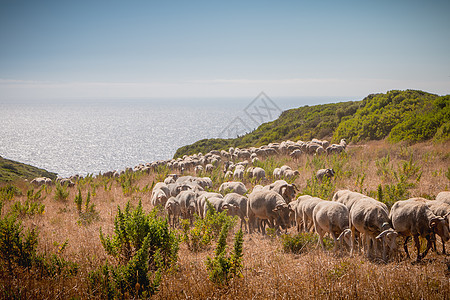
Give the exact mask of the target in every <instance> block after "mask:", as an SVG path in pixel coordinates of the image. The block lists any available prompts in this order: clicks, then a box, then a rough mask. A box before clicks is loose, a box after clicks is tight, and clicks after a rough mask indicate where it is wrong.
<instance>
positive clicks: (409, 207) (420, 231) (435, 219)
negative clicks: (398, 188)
mask: <svg viewBox="0 0 450 300" xmlns="http://www.w3.org/2000/svg"><path fill="white" fill-rule="evenodd" d="M426 201H427V200H426V199H423V198H411V199H408V200H404V201H397V202H395V203H394V205H393V206H392V208H391V212H390V214H389V217H390V219H391V221H392V225H393V226H394V229H395V231H397V232H398V233H399V234H400V235H402V236H404V237H405V242H404V244H403V247H404V249H405V253H406V256H407V257H408V258H409V252H408V245H407V243H408V240H409V238H410V237H411V236H413V238H414V243H415V246H416V249H417V261H420V260H421V259H422V258H424V257H425V256H426V255H427V253H428V250H430V248H431V246H432V238H433V237H434V233H435V232H442V234H443V235H444V236H445V237H446V238H448V237H449V228H448V222H447V221H446V219H445V218H443V217H439V216H436V215H435V214H434V213H433V212H432V211H431V209H429V208H428V206H427V204H426ZM419 236H421V237H423V238H425V239H426V240H427V248H426V249H425V251H424V252H423V253H420V240H419Z"/></svg>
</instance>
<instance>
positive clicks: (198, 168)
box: [194, 165, 203, 175]
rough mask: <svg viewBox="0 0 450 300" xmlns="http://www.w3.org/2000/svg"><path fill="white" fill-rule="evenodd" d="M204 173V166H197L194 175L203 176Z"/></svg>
mask: <svg viewBox="0 0 450 300" xmlns="http://www.w3.org/2000/svg"><path fill="white" fill-rule="evenodd" d="M202 172H203V166H202V165H197V166H195V168H194V173H195V175H199V174H201V173H202Z"/></svg>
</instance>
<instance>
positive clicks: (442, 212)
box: [426, 200, 450, 254]
mask: <svg viewBox="0 0 450 300" xmlns="http://www.w3.org/2000/svg"><path fill="white" fill-rule="evenodd" d="M426 204H427V206H428V208H429V209H431V211H432V212H433V213H434V214H435V215H436V216H441V217H444V218H446V219H447V222H449V219H450V217H449V214H450V204H447V203H445V202H441V201H436V200H434V201H433V200H428V201H426ZM436 233H437V234H438V235H439V236H440V237H441V241H442V254H445V242H447V241H448V238H446V237H445V235H444V233H443V232H436ZM433 249H434V250H435V251H436V252H437V249H436V239H434V240H433Z"/></svg>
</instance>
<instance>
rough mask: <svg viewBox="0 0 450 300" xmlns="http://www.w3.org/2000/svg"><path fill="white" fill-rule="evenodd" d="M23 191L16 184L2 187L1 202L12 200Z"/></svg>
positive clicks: (0, 190)
mask: <svg viewBox="0 0 450 300" xmlns="http://www.w3.org/2000/svg"><path fill="white" fill-rule="evenodd" d="M21 194H22V192H21V191H20V190H19V189H18V188H17V187H16V186H14V185H11V184H7V185H5V186H4V187H1V188H0V202H7V201H11V200H12V199H13V198H14V196H20V195H21Z"/></svg>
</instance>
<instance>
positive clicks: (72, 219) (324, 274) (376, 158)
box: [0, 140, 450, 299]
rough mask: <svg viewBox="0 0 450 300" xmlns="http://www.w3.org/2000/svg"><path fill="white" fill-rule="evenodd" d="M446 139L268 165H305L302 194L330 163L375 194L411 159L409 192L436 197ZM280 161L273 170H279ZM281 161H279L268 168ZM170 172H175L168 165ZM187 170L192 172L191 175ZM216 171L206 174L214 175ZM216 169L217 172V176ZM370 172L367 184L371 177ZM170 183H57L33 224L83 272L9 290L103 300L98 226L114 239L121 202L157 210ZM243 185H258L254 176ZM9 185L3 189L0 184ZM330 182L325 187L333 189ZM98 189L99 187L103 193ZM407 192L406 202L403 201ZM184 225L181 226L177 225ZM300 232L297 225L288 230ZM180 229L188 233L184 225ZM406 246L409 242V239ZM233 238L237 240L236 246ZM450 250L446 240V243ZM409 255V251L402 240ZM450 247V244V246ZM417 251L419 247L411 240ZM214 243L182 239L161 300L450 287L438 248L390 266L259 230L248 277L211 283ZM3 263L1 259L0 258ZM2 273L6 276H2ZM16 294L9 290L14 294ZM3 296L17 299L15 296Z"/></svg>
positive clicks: (407, 294)
mask: <svg viewBox="0 0 450 300" xmlns="http://www.w3.org/2000/svg"><path fill="white" fill-rule="evenodd" d="M449 143H450V142H446V143H442V144H441V143H431V142H425V143H417V144H414V145H412V146H405V145H404V144H402V143H398V144H388V143H387V142H386V141H384V140H383V141H371V142H368V143H364V144H359V145H350V146H349V148H348V149H347V150H348V151H347V153H344V154H342V155H333V156H303V157H302V158H301V159H299V160H297V161H293V160H291V159H290V158H289V157H288V156H280V157H273V158H270V159H268V160H267V161H264V160H263V161H262V163H263V164H264V165H263V166H264V168H265V169H266V170H267V171H268V172H267V173H268V174H269V178H270V181H272V180H273V178H271V176H270V174H271V172H270V171H271V170H273V167H279V166H281V165H282V164H288V165H289V166H291V167H292V168H293V169H297V170H299V171H300V176H299V177H298V178H297V179H296V180H295V183H296V185H297V186H298V187H299V189H300V191H299V194H303V193H304V192H306V191H308V190H310V188H308V180H310V179H311V178H312V177H313V174H314V173H315V171H316V170H317V169H318V168H323V167H325V166H330V167H333V168H335V169H336V170H337V171H338V172H337V175H336V178H334V179H333V180H332V182H331V185H332V187H334V189H335V190H337V189H343V188H348V189H351V190H355V191H362V192H363V193H365V194H369V193H370V192H376V191H377V187H378V185H379V184H381V185H383V187H386V186H387V185H392V184H395V183H396V179H395V176H393V172H394V171H395V172H398V170H399V169H403V167H402V166H403V165H404V163H405V162H408V161H409V160H410V159H411V160H412V163H413V166H412V167H414V166H416V167H419V170H418V172H419V173H420V172H421V174H422V175H421V176H420V178H419V177H417V176H413V177H412V178H411V179H410V181H408V182H412V183H414V186H413V187H411V188H409V189H408V195H405V196H407V197H417V196H426V197H427V198H430V199H432V198H434V197H435V196H436V194H437V193H439V192H440V191H442V190H448V189H449V187H450V181H449V179H450V169H448V167H449V160H450V156H449V153H448V147H449V146H450V144H449ZM272 165H273V166H272ZM269 166H272V167H269ZM167 171H168V170H167ZM187 174H192V173H190V172H188V173H187ZM205 175H207V174H205ZM212 175H214V176H212ZM212 175H207V176H211V178H213V183H214V190H217V189H218V187H219V186H220V183H222V182H223V181H224V180H225V179H224V178H223V172H222V171H221V165H219V166H218V167H217V169H215V170H214V171H213V174H212ZM363 178H365V179H364V180H362V179H363ZM163 179H164V174H163V173H159V174H155V173H150V174H148V175H147V174H145V173H144V174H140V175H139V174H136V178H135V179H134V180H133V182H132V186H137V187H138V188H139V189H137V190H138V191H137V192H134V193H133V194H131V195H130V194H127V195H124V194H123V186H124V185H122V184H121V179H120V178H119V179H113V178H111V179H108V178H102V177H99V178H93V179H90V180H88V179H85V180H82V181H80V182H78V183H77V186H76V187H74V188H70V189H69V191H70V194H69V197H68V198H67V200H66V201H57V200H55V199H54V196H55V193H56V188H55V186H50V187H48V188H46V189H44V190H43V191H42V198H43V199H42V200H39V202H40V203H42V204H44V205H45V213H44V214H43V215H33V216H29V217H28V216H26V217H23V218H22V219H23V222H24V228H25V229H27V228H36V229H38V231H39V240H40V242H39V249H38V250H39V252H48V253H57V251H58V246H59V244H61V243H63V242H64V241H66V240H67V241H68V246H67V248H66V250H65V251H64V252H63V253H62V254H58V255H60V256H62V257H64V258H65V259H68V260H71V261H75V262H77V263H78V264H79V267H80V271H79V273H78V274H77V275H76V276H74V277H65V276H58V275H57V276H56V277H55V278H46V277H42V278H40V277H36V276H33V273H32V272H25V271H23V270H18V271H17V272H16V273H15V275H14V276H7V275H5V273H3V274H2V273H0V295H10V298H13V297H12V296H13V295H19V294H20V295H22V296H21V297H22V298H36V299H42V298H50V299H54V298H57V297H59V298H64V299H70V298H81V299H89V298H91V297H92V298H94V299H95V296H93V295H92V291H90V290H89V288H88V280H87V276H88V275H87V274H88V273H89V272H90V271H92V270H94V269H96V268H97V267H99V266H100V265H101V264H103V263H104V262H105V260H107V259H111V258H110V257H108V255H107V254H106V252H105V250H104V249H103V247H102V244H101V241H100V238H99V230H100V228H102V230H103V233H105V234H107V235H111V234H112V233H113V230H114V216H115V215H116V213H117V207H118V206H120V207H121V208H123V207H124V206H125V204H126V203H127V201H128V200H130V201H131V202H132V204H133V205H136V204H137V202H138V201H139V199H141V200H142V203H143V205H144V208H145V210H146V211H150V210H151V209H152V206H151V205H150V192H149V191H148V190H145V189H144V188H145V186H147V185H148V186H151V185H152V182H153V181H160V180H163ZM244 183H245V184H246V186H247V187H248V188H250V187H251V186H253V184H252V183H251V182H250V181H249V180H247V179H246V180H245V181H244ZM0 186H1V185H0ZM17 187H18V188H19V189H20V191H21V193H20V195H16V196H14V199H13V200H10V201H7V202H5V203H4V209H3V212H4V213H6V212H8V211H11V210H12V207H13V204H14V202H15V201H20V202H22V203H24V202H25V201H26V200H27V190H29V189H32V188H33V187H32V186H31V185H30V183H26V182H18V183H17ZM325 187H326V185H322V186H319V188H325ZM78 188H80V189H81V191H82V194H83V199H86V195H87V193H88V191H90V192H91V194H92V200H91V201H92V204H95V209H96V211H98V212H99V217H100V219H99V220H98V221H95V222H93V223H92V224H90V225H87V226H82V225H78V224H77V221H78V220H79V218H80V217H79V214H78V212H77V209H76V205H75V203H74V198H75V196H76V194H77V193H78ZM94 191H95V193H94ZM402 199H403V198H398V199H397V200H402ZM177 230H180V229H177ZM289 232H290V233H292V234H293V233H295V232H296V230H295V228H291V229H290V230H289ZM180 234H181V231H180ZM399 242H401V243H403V239H400V241H399ZM231 243H232V242H231V238H230V242H229V245H231ZM437 243H438V247H439V249H441V245H440V239H439V238H438V239H437ZM399 246H400V251H402V252H403V247H402V244H400V245H399ZM447 246H448V242H447ZM409 249H410V251H411V252H412V253H413V256H412V257H413V258H414V257H415V256H414V255H415V250H414V249H413V247H412V244H411V243H410V246H409ZM447 249H448V247H447ZM214 250H215V247H214V246H213V247H211V248H210V249H208V250H206V251H203V252H200V253H193V252H191V251H189V250H188V249H187V247H186V244H185V243H181V245H180V252H179V259H178V268H177V270H176V271H173V272H168V273H165V274H164V275H163V282H162V285H161V288H160V292H159V293H158V294H157V295H156V296H154V297H153V298H154V299H181V298H182V299H185V298H192V299H206V298H217V299H248V298H255V299H268V298H273V299H278V298H283V299H303V298H313V299H330V298H331V299H336V298H338V299H339V298H345V297H347V298H351V299H353V298H361V299H378V298H384V299H420V298H426V299H441V298H445V295H449V293H450V285H449V284H448V283H449V281H448V280H449V279H448V278H449V277H448V276H449V275H448V274H449V273H448V271H447V269H448V264H449V262H448V258H447V257H445V256H443V255H437V254H436V253H435V252H430V253H429V254H428V255H427V257H426V258H425V260H424V262H422V263H419V264H416V263H413V260H408V259H404V258H403V259H402V260H400V261H399V262H391V263H388V264H381V263H378V262H371V261H368V260H367V259H365V258H364V257H363V256H362V255H359V254H358V255H355V257H349V255H348V254H343V255H338V254H334V253H333V252H324V251H322V250H321V249H320V248H317V249H315V245H313V247H311V249H310V250H308V251H307V252H306V253H304V254H301V255H296V254H290V253H284V252H283V250H282V245H281V239H280V238H279V237H273V238H269V237H263V236H261V235H260V234H258V233H254V234H251V235H249V234H246V235H245V236H244V257H243V262H244V273H243V275H244V276H243V277H242V278H237V279H236V280H234V281H233V282H232V284H231V285H230V286H229V287H226V288H224V287H220V286H214V284H213V283H212V282H211V281H210V280H209V279H208V273H207V271H206V267H205V261H206V257H207V256H210V257H212V256H213V255H214ZM0 269H1V264H0ZM2 275H3V276H2ZM7 291H9V293H7ZM0 298H8V297H7V296H4V297H0Z"/></svg>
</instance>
